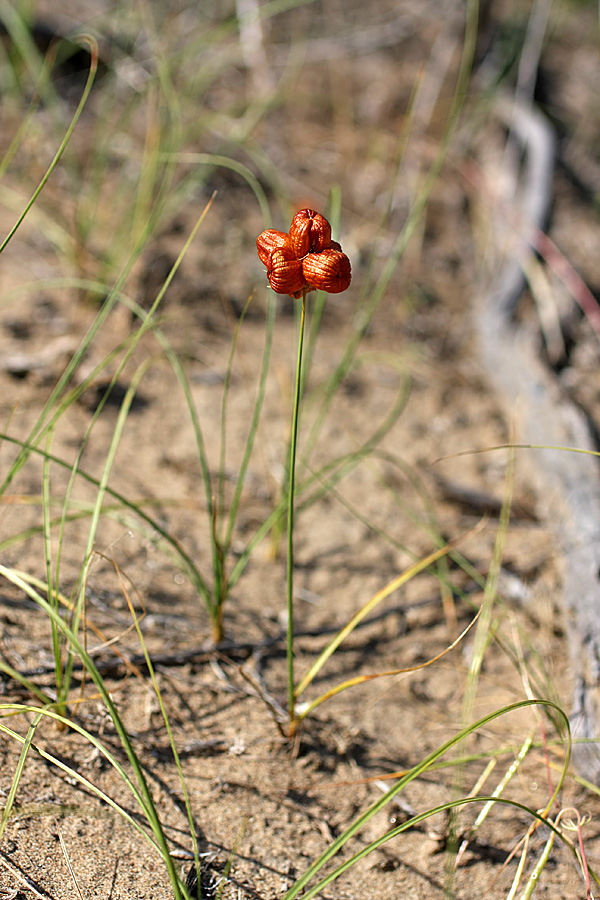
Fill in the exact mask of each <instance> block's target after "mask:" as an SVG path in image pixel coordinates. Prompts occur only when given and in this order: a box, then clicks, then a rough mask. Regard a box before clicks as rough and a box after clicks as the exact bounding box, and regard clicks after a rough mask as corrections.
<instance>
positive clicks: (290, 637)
mask: <svg viewBox="0 0 600 900" xmlns="http://www.w3.org/2000/svg"><path fill="white" fill-rule="evenodd" d="M305 315H306V291H304V293H303V294H302V314H301V316H300V337H299V339H298V363H297V366H296V393H295V396H294V414H293V416H292V435H291V439H290V473H289V490H288V510H287V669H288V708H289V713H290V734H293V733H294V730H295V725H296V710H295V694H294V489H295V481H296V444H297V439H298V412H299V410H300V390H301V384H302V346H303V344H304V319H305Z"/></svg>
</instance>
